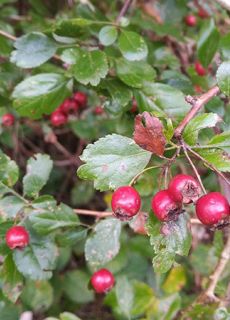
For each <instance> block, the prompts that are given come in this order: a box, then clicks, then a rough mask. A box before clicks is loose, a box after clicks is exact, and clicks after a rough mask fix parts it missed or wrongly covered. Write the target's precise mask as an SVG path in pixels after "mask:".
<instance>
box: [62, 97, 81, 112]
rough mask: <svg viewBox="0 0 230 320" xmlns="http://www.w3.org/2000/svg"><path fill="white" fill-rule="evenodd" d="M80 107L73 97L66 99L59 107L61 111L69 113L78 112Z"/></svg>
mask: <svg viewBox="0 0 230 320" xmlns="http://www.w3.org/2000/svg"><path fill="white" fill-rule="evenodd" d="M78 109H79V105H78V103H77V102H76V101H74V100H72V99H66V100H65V101H64V102H63V103H62V104H61V105H60V107H59V108H58V110H59V111H61V112H63V113H64V114H66V115H68V114H69V113H72V112H76V111H77V110H78Z"/></svg>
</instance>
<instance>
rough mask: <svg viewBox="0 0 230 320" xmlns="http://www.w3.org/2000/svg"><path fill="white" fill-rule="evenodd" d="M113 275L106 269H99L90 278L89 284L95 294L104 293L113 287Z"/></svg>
mask: <svg viewBox="0 0 230 320" xmlns="http://www.w3.org/2000/svg"><path fill="white" fill-rule="evenodd" d="M114 283H115V279H114V276H113V274H112V273H111V272H110V271H109V270H107V269H100V270H98V271H97V272H95V273H94V274H93V275H92V277H91V284H92V287H93V288H94V290H95V291H96V292H97V293H106V292H108V291H109V290H111V289H112V288H113V286H114Z"/></svg>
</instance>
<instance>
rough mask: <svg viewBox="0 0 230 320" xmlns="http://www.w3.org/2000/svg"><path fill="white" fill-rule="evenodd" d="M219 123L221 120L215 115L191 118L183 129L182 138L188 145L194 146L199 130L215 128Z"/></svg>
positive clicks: (207, 114) (209, 114)
mask: <svg viewBox="0 0 230 320" xmlns="http://www.w3.org/2000/svg"><path fill="white" fill-rule="evenodd" d="M220 121H222V119H221V118H220V117H219V116H218V115H217V114H216V113H204V114H200V115H198V116H196V117H195V118H193V119H192V120H191V121H190V122H189V123H188V125H187V126H186V127H185V130H184V132H183V138H184V140H185V141H186V142H187V143H188V144H190V145H195V144H196V143H197V140H198V135H199V131H200V130H201V129H204V128H212V127H215V126H216V124H217V123H218V122H220Z"/></svg>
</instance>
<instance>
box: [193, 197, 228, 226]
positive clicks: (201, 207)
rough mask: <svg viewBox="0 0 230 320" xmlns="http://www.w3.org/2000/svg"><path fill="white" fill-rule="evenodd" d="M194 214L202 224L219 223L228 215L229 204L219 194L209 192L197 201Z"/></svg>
mask: <svg viewBox="0 0 230 320" xmlns="http://www.w3.org/2000/svg"><path fill="white" fill-rule="evenodd" d="M196 214H197V217H198V219H199V220H200V221H201V222H202V223H203V224H206V225H214V224H216V223H221V222H222V221H221V220H223V219H224V218H226V217H227V216H228V215H229V214H230V208H229V203H228V201H227V199H226V198H225V197H224V196H223V195H222V194H221V193H219V192H210V193H208V194H206V195H204V196H202V197H201V198H200V199H199V200H198V201H197V203H196Z"/></svg>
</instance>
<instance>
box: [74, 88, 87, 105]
mask: <svg viewBox="0 0 230 320" xmlns="http://www.w3.org/2000/svg"><path fill="white" fill-rule="evenodd" d="M73 99H74V100H75V101H76V102H77V103H78V104H79V106H80V107H84V106H85V105H86V104H87V95H86V94H85V93H84V92H80V91H78V92H76V93H75V94H74V96H73Z"/></svg>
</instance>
